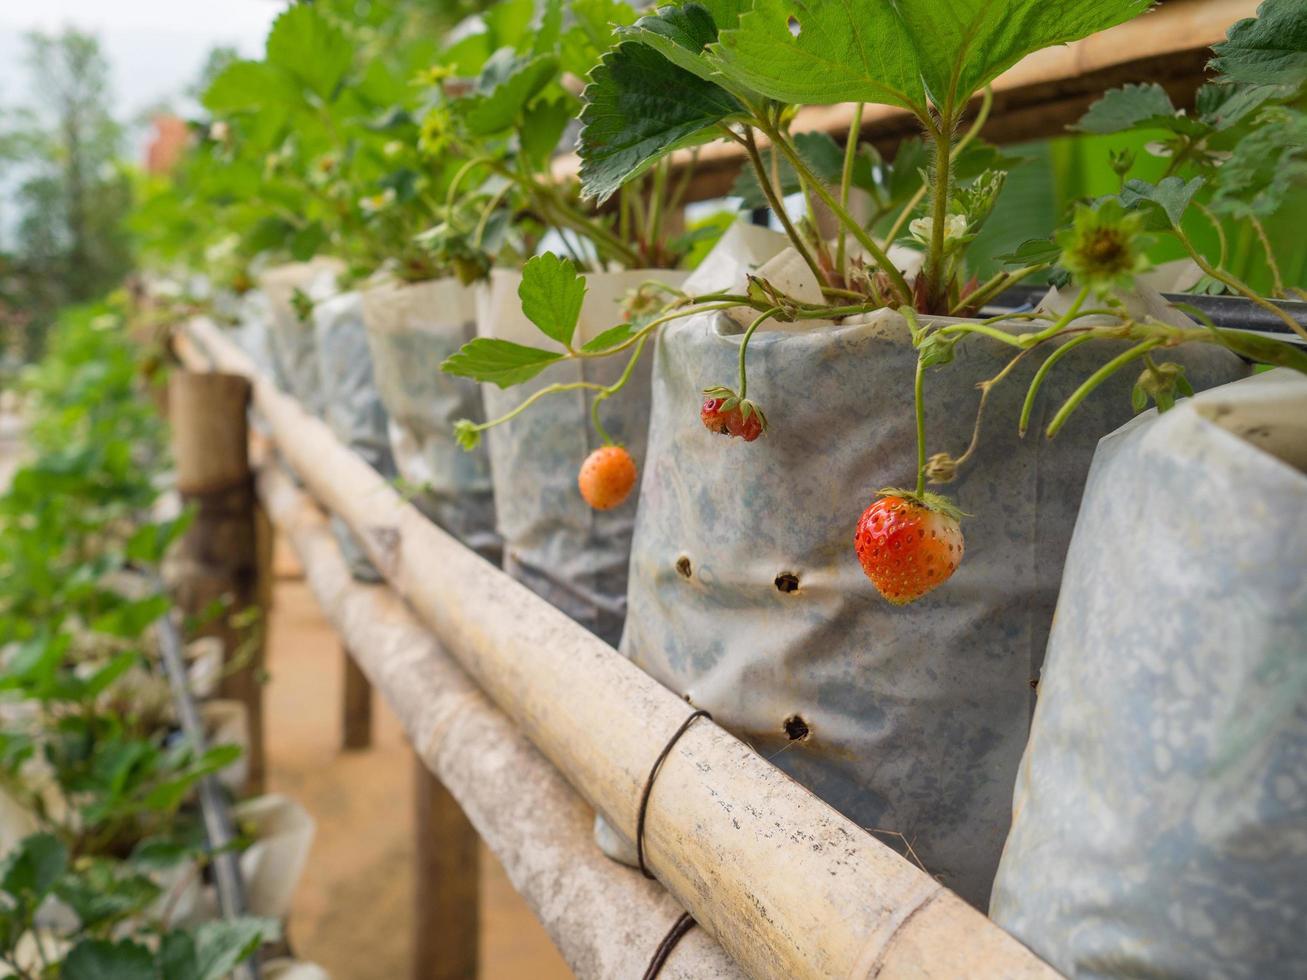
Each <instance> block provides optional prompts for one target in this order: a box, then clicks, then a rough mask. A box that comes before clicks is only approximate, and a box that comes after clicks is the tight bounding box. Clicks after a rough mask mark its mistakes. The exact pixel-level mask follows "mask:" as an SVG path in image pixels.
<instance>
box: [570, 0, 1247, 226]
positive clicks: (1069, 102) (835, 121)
mask: <svg viewBox="0 0 1307 980" xmlns="http://www.w3.org/2000/svg"><path fill="white" fill-rule="evenodd" d="M1259 2H1260V0H1163V2H1162V3H1161V4H1160V5H1159V6H1158V7H1157V9H1155V10H1153V11H1151V12H1149V13H1147V14H1144V15H1143V16H1141V17H1138V18H1136V19H1135V20H1132V21H1128V22H1127V23H1124V24H1121V25H1119V26H1117V27H1113V28H1111V29H1109V30H1106V31H1102V32H1100V33H1098V34H1094V35H1092V36H1090V37H1087V38H1084V39H1083V40H1080V41H1074V42H1072V43H1071V44H1067V45H1063V46H1060V47H1055V48H1046V49H1045V50H1043V51H1038V52H1036V53H1035V54H1032V55H1030V56H1029V57H1027V58H1025V59H1024V60H1022V61H1021V62H1019V63H1018V64H1016V65H1015V66H1013V67H1012V68H1010V69H1009V70H1008V71H1006V72H1004V73H1003V74H1002V75H1001V76H999V77H998V78H997V79H996V80H995V81H994V109H993V112H992V113H991V114H990V117H989V122H988V123H987V124H986V126H985V129H984V131H983V135H984V137H985V138H986V139H988V140H991V141H992V142H995V143H1016V142H1020V141H1022V140H1031V139H1039V138H1043V137H1047V136H1051V135H1057V134H1058V132H1059V131H1060V130H1061V129H1062V128H1063V127H1066V126H1069V125H1070V124H1072V123H1074V122H1075V121H1076V120H1078V119H1079V118H1080V116H1081V115H1082V114H1083V113H1084V111H1085V110H1086V109H1087V108H1089V106H1090V104H1091V103H1092V102H1093V101H1094V100H1095V99H1097V98H1098V97H1099V96H1100V95H1102V94H1103V92H1105V91H1107V90H1108V89H1111V88H1116V87H1117V86H1119V85H1123V84H1125V83H1127V82H1157V83H1159V84H1160V85H1162V87H1163V88H1165V89H1166V90H1167V92H1168V94H1170V96H1171V98H1172V99H1174V100H1175V101H1176V104H1177V105H1190V104H1191V103H1192V101H1193V94H1194V92H1195V91H1196V90H1197V89H1198V86H1199V85H1201V84H1202V82H1203V81H1204V78H1205V70H1204V69H1205V66H1206V64H1207V62H1208V59H1210V58H1211V51H1210V50H1209V49H1210V47H1211V45H1213V44H1215V43H1216V42H1217V41H1220V40H1223V39H1224V37H1225V32H1226V30H1227V29H1228V28H1229V27H1230V25H1231V24H1233V23H1234V22H1235V21H1237V20H1240V19H1242V18H1244V17H1252V16H1254V15H1255V14H1256V13H1257V6H1258V3H1259ZM852 120H853V107H852V106H851V105H847V104H846V105H833V106H810V107H807V108H804V109H801V110H800V111H799V113H798V115H797V116H796V117H795V120H794V131H795V132H809V131H813V130H817V131H821V132H825V133H830V134H831V135H832V136H834V137H835V138H836V139H837V140H839V141H840V142H841V143H843V142H844V139H845V137H846V134H847V133H848V131H849V125H850V123H851V122H852ZM916 133H917V124H916V122H915V120H914V119H913V118H912V116H911V115H910V114H909V113H907V112H906V111H904V110H902V109H897V108H894V107H892V106H881V105H869V106H867V107H866V110H865V112H864V114H863V118H862V137H863V139H866V140H869V141H871V142H873V143H875V144H876V146H877V148H878V149H880V150H881V151H882V152H890V151H892V149H893V147H895V146H896V145H897V144H898V142H899V140H901V139H903V138H904V137H905V136H911V135H914V134H916ZM695 154H696V151H692V150H680V151H677V152H676V153H675V154H673V156H672V160H673V162H674V163H675V164H676V165H678V166H682V167H683V166H685V165H687V164H689V162H690V161H691V160H692V159H695V164H694V167H695V172H694V177H693V179H692V180H691V182H690V185H689V188H688V191H687V193H686V196H685V199H686V200H687V201H703V200H707V199H710V198H714V197H723V196H725V195H727V194H729V193H730V190H731V187H732V185H733V184H734V183H735V177H736V175H737V174H738V173H739V170H740V167H741V166H742V165H743V164H744V162H745V156H744V151H743V150H742V149H741V147H740V146H739V145H738V144H735V143H725V142H722V141H718V142H715V143H709V144H707V145H706V146H703V147H700V148H699V149H698V150H697V159H696V156H695ZM580 166H581V162H580V160H579V158H578V157H577V156H576V155H575V154H566V155H564V156H560V157H559V158H558V159H557V160H556V161H555V163H554V175H555V176H556V177H558V178H560V179H571V178H575V177H576V175H577V172H578V171H579V169H580Z"/></svg>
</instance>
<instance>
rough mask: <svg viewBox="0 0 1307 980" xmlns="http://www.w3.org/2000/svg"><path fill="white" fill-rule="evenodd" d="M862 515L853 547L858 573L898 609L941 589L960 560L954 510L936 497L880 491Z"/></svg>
mask: <svg viewBox="0 0 1307 980" xmlns="http://www.w3.org/2000/svg"><path fill="white" fill-rule="evenodd" d="M882 493H884V494H886V495H885V496H883V497H881V498H880V499H879V500H877V501H876V502H875V503H873V504H872V505H871V506H870V507H868V508H867V509H866V510H865V511H864V512H863V514H862V517H861V519H860V520H859V521H858V528H857V531H856V532H854V535H853V545H854V548H855V549H856V550H857V552H858V560H859V561H860V562H861V563H862V570H863V571H864V572H866V573H867V578H869V579H871V581H872V584H874V585H875V586H876V589H877V590H878V591H879V592H880V594H881V595H883V596H884V597H885V598H886V599H888V600H889V601H890V602H892V603H894V604H895V605H897V606H901V605H904V604H906V603H909V602H915V601H916V600H917V599H920V598H921V597H922V596H924V595H925V594H926V593H927V592H930V591H931V590H932V589H934V588H936V587H938V586H939V585H941V584H942V583H943V582H944V581H946V580H947V579H948V577H949V576H950V575H952V574H953V573H954V572H955V571H956V570H957V567H958V564H959V563H960V562H961V561H962V529H961V528H960V527H959V525H958V517H959V516H960V514H959V511H958V510H957V508H956V507H954V506H953V505H952V504H950V503H949V502H948V501H947V500H946V499H945V498H943V497H940V496H938V495H937V494H931V493H928V494H922V495H921V496H920V497H918V496H917V495H916V494H909V493H904V492H903V491H900V490H885V491H882Z"/></svg>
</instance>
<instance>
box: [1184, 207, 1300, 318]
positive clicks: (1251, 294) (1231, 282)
mask: <svg viewBox="0 0 1307 980" xmlns="http://www.w3.org/2000/svg"><path fill="white" fill-rule="evenodd" d="M1171 228H1172V230H1174V231H1175V234H1176V237H1177V238H1178V239H1179V240H1180V244H1181V245H1183V246H1184V247H1185V251H1187V252H1188V253H1189V254H1190V256H1192V257H1193V260H1194V261H1195V262H1197V263H1198V268H1200V269H1202V270H1203V271H1204V272H1206V273H1207V274H1208V275H1209V276H1211V277H1212V278H1213V279H1215V280H1217V281H1218V282H1223V283H1225V284H1226V285H1227V286H1229V287H1230V288H1231V289H1233V290H1234V291H1235V292H1237V293H1239V294H1240V295H1242V296H1243V297H1245V298H1246V299H1250V300H1252V301H1253V302H1254V303H1255V304H1257V305H1258V306H1260V307H1261V308H1262V309H1264V310H1266V311H1267V312H1269V313H1274V314H1275V315H1276V316H1277V317H1279V318H1280V319H1281V320H1283V321H1284V322H1285V323H1286V324H1287V325H1288V327H1289V329H1290V330H1292V331H1293V332H1294V333H1296V334H1297V335H1298V336H1299V337H1301V338H1302V339H1303V340H1307V327H1304V326H1303V325H1302V324H1301V323H1299V322H1298V321H1297V320H1295V319H1294V318H1293V317H1291V316H1290V315H1289V314H1288V313H1286V312H1285V311H1284V310H1282V309H1280V308H1279V307H1278V306H1276V305H1275V304H1274V303H1272V302H1270V301H1269V300H1266V299H1263V298H1262V297H1261V296H1259V295H1257V293H1256V292H1255V291H1254V290H1253V289H1252V287H1251V286H1248V285H1247V284H1245V283H1244V282H1243V281H1242V280H1240V279H1237V278H1235V277H1234V276H1232V275H1230V273H1228V272H1224V271H1222V270H1220V269H1218V268H1216V267H1215V266H1213V265H1212V264H1211V263H1210V262H1208V261H1207V259H1205V258H1203V254H1202V253H1201V252H1199V251H1198V249H1197V248H1195V247H1194V243H1193V242H1192V241H1190V240H1189V236H1188V235H1186V234H1185V233H1184V231H1183V229H1181V227H1180V226H1179V225H1172V226H1171Z"/></svg>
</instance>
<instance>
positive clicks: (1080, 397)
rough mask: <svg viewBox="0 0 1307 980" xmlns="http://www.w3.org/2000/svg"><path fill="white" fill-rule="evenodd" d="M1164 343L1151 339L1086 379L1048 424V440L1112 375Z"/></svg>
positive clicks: (1108, 363) (1120, 355) (1157, 339)
mask: <svg viewBox="0 0 1307 980" xmlns="http://www.w3.org/2000/svg"><path fill="white" fill-rule="evenodd" d="M1067 343H1071V341H1068V342H1067ZM1164 343H1165V340H1163V339H1162V338H1161V337H1150V338H1149V339H1147V340H1145V341H1144V342H1143V343H1140V344H1136V345H1135V346H1134V347H1131V348H1130V349H1129V350H1127V351H1123V352H1122V353H1120V354H1118V355H1117V356H1116V357H1114V358H1112V359H1111V360H1110V361H1108V362H1107V363H1106V364H1104V365H1103V366H1102V367H1100V368H1099V369H1098V370H1097V371H1095V372H1094V373H1093V374H1091V375H1090V376H1089V377H1088V378H1086V379H1085V380H1084V382H1083V383H1082V384H1081V385H1080V387H1079V388H1077V389H1076V390H1075V391H1073V392H1072V393H1071V397H1070V398H1068V399H1067V400H1066V401H1065V402H1063V403H1062V407H1061V408H1059V409H1058V410H1057V414H1056V415H1054V416H1053V421H1051V422H1049V423H1048V429H1047V430H1046V434H1047V436H1048V438H1049V439H1052V438H1053V437H1054V436H1055V435H1057V433H1058V431H1059V430H1060V429H1061V428H1062V426H1063V425H1064V424H1065V423H1066V420H1067V419H1068V418H1069V417H1070V416H1071V413H1072V412H1074V411H1075V410H1076V409H1077V408H1079V407H1080V403H1081V402H1083V401H1084V400H1085V399H1086V398H1088V397H1089V395H1090V394H1091V393H1092V392H1093V390H1094V389H1095V388H1097V387H1098V386H1099V385H1101V384H1102V383H1103V382H1104V381H1106V380H1107V379H1108V378H1110V377H1111V376H1112V375H1114V374H1116V372H1117V371H1119V370H1121V369H1122V368H1123V367H1125V366H1126V365H1127V364H1129V363H1130V362H1131V361H1137V360H1139V358H1141V357H1143V356H1144V355H1146V354H1147V353H1148V352H1149V351H1150V350H1152V349H1153V348H1154V347H1160V346H1162V344H1164Z"/></svg>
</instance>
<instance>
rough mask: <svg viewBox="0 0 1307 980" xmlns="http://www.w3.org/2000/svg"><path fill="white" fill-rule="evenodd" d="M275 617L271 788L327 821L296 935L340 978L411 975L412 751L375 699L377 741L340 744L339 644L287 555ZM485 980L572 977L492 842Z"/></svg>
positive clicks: (485, 907)
mask: <svg viewBox="0 0 1307 980" xmlns="http://www.w3.org/2000/svg"><path fill="white" fill-rule="evenodd" d="M276 567H277V573H278V574H277V581H276V591H275V599H274V608H273V612H272V616H271V619H270V622H269V643H268V656H269V662H268V669H269V673H270V675H271V676H270V680H269V684H268V687H267V690H266V693H265V698H266V701H265V709H264V710H265V713H266V717H267V752H268V788H269V790H272V791H276V792H282V793H286V794H289V795H291V796H293V797H294V798H295V799H297V800H299V801H300V802H301V803H302V804H303V805H304V806H305V807H307V808H308V810H309V812H310V813H311V814H312V815H313V817H314V819H315V820H316V821H317V836H316V838H315V840H314V844H313V852H312V855H311V857H310V859H309V865H308V868H307V870H306V872H305V874H304V877H303V879H302V880H301V882H300V885H299V889H298V891H297V892H296V894H295V899H294V903H293V905H292V909H291V916H290V926H289V938H290V942H291V944H292V946H293V947H294V949H295V951H296V953H297V955H299V956H300V957H303V958H304V959H307V960H311V961H313V962H315V963H317V964H318V965H320V966H322V967H323V968H324V969H326V970H327V971H328V972H329V973H330V974H331V976H332V978H333V980H409V978H410V976H411V975H412V974H411V969H412V964H411V962H410V959H411V956H412V898H411V896H412V891H413V835H412V779H413V762H412V755H411V753H410V750H409V748H408V745H407V743H406V742H405V740H404V735H403V732H402V730H401V729H400V727H399V722H398V721H397V720H396V719H395V717H394V715H393V714H391V713H390V711H389V710H388V709H387V707H386V705H385V703H384V702H383V701H382V700H381V698H380V697H375V696H374V705H373V725H374V729H373V744H372V748H371V749H368V750H366V751H361V752H348V753H346V752H342V751H341V750H340V732H341V723H340V703H341V677H342V674H341V668H342V663H341V652H340V645H339V643H338V642H337V640H336V638H335V636H334V634H333V633H332V632H331V628H330V626H329V625H328V624H327V622H326V620H325V619H323V617H322V614H321V612H320V611H319V609H318V607H317V603H316V602H315V600H314V599H313V596H312V594H311V593H310V592H309V590H308V588H307V586H306V585H305V584H304V582H303V580H302V579H301V578H300V577H299V575H298V568H297V567H296V565H295V561H294V558H293V556H292V555H290V554H289V553H288V552H286V551H285V549H280V550H279V551H278V554H277V562H276ZM481 857H482V860H481V882H482V884H481V893H482V894H481V937H480V938H481V942H480V955H481V972H480V974H479V975H480V977H481V978H482V980H564V978H567V977H570V976H572V974H571V972H570V971H569V970H568V968H567V966H566V964H565V963H564V962H563V960H562V958H561V957H560V956H559V955H558V952H557V950H555V949H554V947H553V945H552V944H551V943H550V941H549V937H548V936H547V935H546V934H545V932H544V930H543V929H542V928H541V926H540V924H539V923H538V922H536V920H535V918H534V917H533V916H532V914H531V912H530V910H529V909H528V908H527V906H526V904H525V903H524V902H523V901H522V899H521V898H520V897H519V896H518V894H517V892H515V891H514V890H513V887H512V885H511V884H509V881H508V878H507V877H506V876H505V875H504V872H503V870H502V869H501V868H500V866H499V863H498V862H497V861H496V860H495V858H494V856H493V855H492V854H491V853H490V852H489V851H488V850H485V849H484V848H482V856H481Z"/></svg>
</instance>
